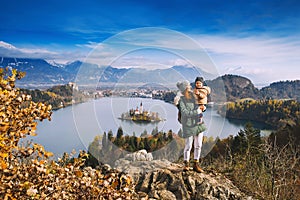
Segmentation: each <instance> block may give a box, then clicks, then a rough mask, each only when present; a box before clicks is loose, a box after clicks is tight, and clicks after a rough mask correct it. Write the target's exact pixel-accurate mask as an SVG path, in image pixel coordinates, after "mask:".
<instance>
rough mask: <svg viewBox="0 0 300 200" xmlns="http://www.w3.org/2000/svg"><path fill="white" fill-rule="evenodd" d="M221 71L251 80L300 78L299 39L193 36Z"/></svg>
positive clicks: (262, 81)
mask: <svg viewBox="0 0 300 200" xmlns="http://www.w3.org/2000/svg"><path fill="white" fill-rule="evenodd" d="M194 37H195V38H197V41H198V42H199V43H200V44H202V45H203V47H204V48H205V49H206V50H207V52H208V54H209V55H210V57H211V58H212V59H213V61H214V63H215V64H216V66H217V68H218V70H219V72H220V73H221V74H229V73H232V74H238V75H244V76H247V77H249V78H250V79H251V80H253V82H254V83H257V84H258V83H266V84H268V83H270V82H274V81H278V80H295V79H299V78H300V75H299V74H300V68H299V64H300V57H299V55H300V41H299V39H298V38H294V37H285V38H270V37H259V36H258V37H254V36H253V37H247V38H232V37H225V36H207V35H201V36H199V35H198V36H194Z"/></svg>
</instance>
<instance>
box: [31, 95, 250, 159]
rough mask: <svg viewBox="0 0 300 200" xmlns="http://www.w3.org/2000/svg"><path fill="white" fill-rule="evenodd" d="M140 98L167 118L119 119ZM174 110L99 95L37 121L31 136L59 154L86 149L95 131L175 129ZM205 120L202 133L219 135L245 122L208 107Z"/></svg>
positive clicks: (156, 102) (154, 102)
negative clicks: (221, 114)
mask: <svg viewBox="0 0 300 200" xmlns="http://www.w3.org/2000/svg"><path fill="white" fill-rule="evenodd" d="M141 102H142V103H143V108H144V109H145V110H148V111H151V112H158V113H159V115H160V116H161V117H162V118H164V119H166V120H165V121H161V122H158V123H147V124H141V123H134V122H132V121H126V120H120V119H118V118H119V117H120V115H121V114H122V113H124V112H126V111H128V110H129V109H132V108H136V107H137V106H139V105H140V103H141ZM177 112H178V111H177V108H176V107H175V106H174V105H172V104H170V103H166V102H163V101H160V100H153V99H142V98H101V99H98V100H94V101H90V102H86V103H82V104H77V105H74V106H72V107H67V108H63V109H60V110H57V111H55V112H53V114H52V120H51V121H43V122H40V123H39V124H38V127H37V133H38V136H36V137H33V140H34V142H37V143H40V144H42V145H44V146H45V148H46V149H47V150H49V151H52V152H54V153H56V154H61V153H63V152H71V151H72V149H75V150H76V151H77V152H78V151H79V150H83V149H87V147H88V145H89V144H90V143H91V142H92V141H93V139H94V137H95V136H96V135H99V134H103V133H104V131H105V132H106V133H107V132H108V131H110V130H111V131H112V132H113V133H114V134H116V132H117V130H118V128H119V127H122V129H123V132H124V135H126V134H127V135H133V134H135V135H136V136H139V135H140V134H141V133H143V132H144V131H147V132H148V133H150V134H151V132H152V130H153V129H154V128H156V127H157V129H158V130H159V131H164V132H167V131H169V130H172V131H173V132H175V133H178V131H179V130H180V127H181V125H180V124H179V123H178V121H177ZM204 120H205V123H206V126H207V131H206V132H205V134H204V135H205V136H208V137H210V136H212V137H220V138H225V137H227V136H229V135H236V134H237V133H238V131H239V130H241V129H243V127H244V124H245V123H246V122H245V121H239V122H238V121H229V120H227V119H226V118H224V117H222V116H220V115H218V114H217V112H216V111H215V110H213V109H211V108H208V109H207V111H206V112H205V113H204Z"/></svg>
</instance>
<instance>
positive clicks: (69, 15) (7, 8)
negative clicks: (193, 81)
mask: <svg viewBox="0 0 300 200" xmlns="http://www.w3.org/2000/svg"><path fill="white" fill-rule="evenodd" d="M0 20H1V26H0V41H1V42H0V47H1V46H2V48H0V56H12V57H40V58H45V59H48V60H55V61H56V62H61V63H65V62H70V61H74V60H77V59H80V60H84V59H85V58H86V57H87V56H88V55H89V53H90V52H91V51H92V50H93V49H94V48H95V46H96V45H97V44H99V43H102V42H104V41H106V40H107V39H109V38H111V37H114V36H115V35H116V34H119V33H122V32H123V31H128V30H133V29H136V28H144V27H158V28H165V29H170V30H174V31H177V32H178V33H182V34H185V35H186V36H187V37H190V38H192V39H193V40H195V42H197V43H198V44H199V45H200V46H201V47H203V48H204V49H205V50H206V51H207V54H208V55H209V56H210V58H211V59H212V60H213V62H214V63H215V65H216V68H217V70H218V71H219V73H220V75H223V74H228V73H231V74H238V75H242V76H246V77H248V78H250V79H251V80H252V81H253V82H254V83H255V84H256V85H260V84H268V83H271V82H274V81H279V80H295V79H300V67H299V64H300V2H299V1H297V0H293V1H292V0H286V1H282V0H281V1H277V0H272V1H263V0H254V1H237V0H232V1H221V0H219V1H214V0H207V1H201V0H200V1H196V0H193V1H186V0H185V1H183V0H172V1H171V0H164V1H162V0H159V1H156V0H144V1H140V0H133V1H121V0H120V1H117V0H107V1H106V0H105V1H103V0H98V1H96V0H94V1H92V0H85V1H74V0H73V1H69V0H68V1H63V0H60V1H58V0H52V1H38V0H26V1H17V0H11V1H3V0H2V1H1V12H0ZM147 30H148V29H145V31H147ZM156 39H160V38H156ZM163 39H164V38H161V40H163ZM128 40H130V39H128ZM129 42H130V41H129ZM148 42H149V43H150V42H151V41H148ZM167 42H169V43H173V42H174V41H172V40H167ZM177 42H178V41H177ZM9 44H10V45H12V46H10V48H7V47H8V45H9ZM178 45H179V46H180V45H184V44H179V42H178ZM147 52H148V51H145V52H144V54H143V55H141V54H142V53H137V55H132V56H133V57H132V58H137V56H138V58H139V59H135V62H132V63H123V64H122V62H120V61H119V62H116V65H117V66H116V67H128V66H130V65H132V66H138V65H145V63H142V62H143V61H144V62H146V61H145V60H146V57H147ZM148 53H149V52H148ZM152 57H153V54H151V55H150V54H149V58H152ZM158 57H159V56H158ZM167 57H168V59H173V60H167V58H166V59H165V60H164V61H161V62H162V63H158V61H155V63H156V64H158V65H160V66H171V65H173V64H176V63H182V62H181V61H180V59H174V58H170V56H167ZM124 60H126V59H124ZM127 60H129V59H128V58H127ZM139 62H141V63H139ZM148 62H149V61H148ZM183 63H184V62H183ZM147 66H148V67H149V66H150V65H147ZM152 66H153V65H151V67H152ZM153 67H154V66H153Z"/></svg>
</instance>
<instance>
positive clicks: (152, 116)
mask: <svg viewBox="0 0 300 200" xmlns="http://www.w3.org/2000/svg"><path fill="white" fill-rule="evenodd" d="M119 119H121V120H130V121H133V122H137V123H139V122H140V123H150V122H153V123H155V122H160V121H164V120H165V119H162V118H161V117H159V114H158V112H149V111H147V110H144V108H143V103H142V102H141V104H140V107H137V108H136V109H130V110H129V111H128V112H126V113H122V114H121V117H119Z"/></svg>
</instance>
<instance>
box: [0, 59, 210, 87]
mask: <svg viewBox="0 0 300 200" xmlns="http://www.w3.org/2000/svg"><path fill="white" fill-rule="evenodd" d="M0 67H11V68H15V69H18V70H20V71H23V72H26V76H25V77H24V78H23V79H22V80H20V82H19V85H22V86H23V87H34V86H35V87H39V86H47V85H48V86H50V85H57V84H66V83H68V82H74V81H75V80H76V82H82V83H87V84H88V83H89V80H98V81H99V82H101V83H126V84H133V83H141V84H146V83H159V84H170V85H174V86H175V83H176V81H177V80H182V79H187V80H189V81H193V80H194V79H195V77H196V76H204V77H208V78H212V77H213V76H212V75H211V74H209V73H205V72H204V71H202V70H201V69H199V68H197V67H187V66H173V67H171V68H167V69H154V70H149V69H142V68H114V67H112V66H98V65H96V64H90V63H84V62H81V61H74V62H71V63H67V64H58V63H55V62H53V61H46V60H44V59H33V58H9V57H0ZM83 69H84V70H83Z"/></svg>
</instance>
